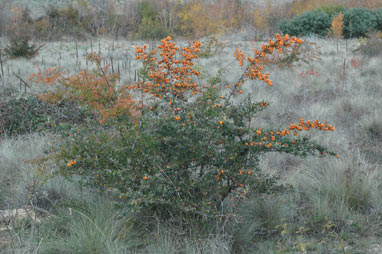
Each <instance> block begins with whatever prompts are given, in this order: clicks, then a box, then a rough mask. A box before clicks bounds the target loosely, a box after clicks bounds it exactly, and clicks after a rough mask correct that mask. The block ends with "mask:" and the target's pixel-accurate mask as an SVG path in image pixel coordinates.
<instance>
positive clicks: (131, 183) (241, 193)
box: [51, 35, 334, 219]
mask: <svg viewBox="0 0 382 254" xmlns="http://www.w3.org/2000/svg"><path fill="white" fill-rule="evenodd" d="M301 43H302V41H301V40H299V39H297V38H295V37H293V38H289V36H288V35H286V36H285V37H283V38H281V36H279V35H277V39H276V40H275V41H273V40H269V42H268V45H263V47H262V48H261V50H257V49H255V50H254V57H253V58H251V57H248V58H247V57H246V56H245V55H244V53H243V52H241V51H239V50H237V51H236V52H235V54H234V55H235V57H236V59H237V61H238V62H239V64H240V66H242V67H243V70H244V73H243V74H242V76H241V77H240V79H239V80H238V82H236V83H235V84H232V85H231V86H229V88H227V89H228V90H225V91H223V90H219V89H218V88H217V87H216V86H215V85H211V86H210V87H202V86H199V85H198V84H197V83H196V82H195V80H194V77H195V76H199V72H197V71H196V70H195V69H194V67H193V59H195V58H197V53H198V52H199V47H200V43H199V42H195V43H194V45H192V46H190V47H184V48H182V49H181V51H180V48H179V47H178V46H176V44H175V43H173V42H171V38H167V39H163V40H162V44H161V45H159V46H158V48H157V49H154V50H153V51H150V52H148V51H147V47H146V46H144V47H137V50H136V53H137V59H139V60H141V61H143V64H144V67H143V70H142V71H141V73H142V74H143V76H144V78H143V80H141V81H139V82H138V83H136V84H134V85H132V86H129V87H128V89H129V90H131V93H139V94H141V96H140V98H141V101H139V103H135V104H134V103H131V101H127V103H124V104H122V105H125V108H121V106H122V105H120V104H117V106H115V104H114V102H115V101H117V102H118V101H119V100H118V96H123V98H126V97H130V95H129V93H127V92H128V90H119V92H116V91H115V90H113V89H115V87H113V86H112V85H110V82H106V83H108V84H109V86H108V87H107V88H108V89H107V91H108V93H107V94H105V93H104V94H103V95H104V96H103V97H102V98H103V99H104V100H102V101H100V100H98V101H97V102H98V103H97V104H95V103H94V99H95V98H99V97H100V95H99V92H102V91H103V90H99V89H102V87H103V86H101V83H99V84H100V85H99V86H98V87H97V89H98V90H97V89H93V90H94V93H93V92H91V93H89V92H88V93H87V96H86V97H85V96H77V97H76V96H72V98H77V99H78V100H82V102H83V103H85V104H88V105H89V107H91V108H93V109H94V110H99V111H100V112H107V113H108V116H111V117H109V118H106V119H105V121H101V123H105V124H108V126H110V128H108V129H107V130H105V129H104V127H102V126H99V127H97V126H94V127H93V128H92V129H88V130H84V131H81V132H76V133H73V134H72V135H71V136H69V139H68V140H67V143H66V144H65V146H64V147H63V148H62V149H61V151H60V152H59V153H58V154H57V163H58V164H59V166H60V171H59V173H60V174H62V175H68V176H70V175H79V176H81V177H82V179H83V181H84V182H85V183H87V184H89V185H91V186H95V187H97V188H99V189H100V190H107V189H116V190H118V191H119V192H120V198H121V200H123V201H125V202H126V203H127V204H128V205H129V206H133V207H134V208H136V209H138V211H142V212H144V211H145V212H150V214H152V213H154V214H156V215H158V216H160V217H161V218H164V219H166V218H170V216H169V215H176V216H179V215H187V216H192V217H193V218H195V217H196V218H210V216H212V217H214V218H215V217H216V216H218V217H219V216H221V215H222V212H221V209H222V201H224V200H225V199H227V198H232V199H233V206H234V207H235V206H236V204H237V203H238V202H240V200H241V199H242V198H244V197H245V196H246V194H247V193H249V192H251V193H268V192H274V191H278V190H279V189H280V187H279V186H278V185H277V183H276V180H275V179H274V178H273V177H269V176H266V175H265V176H264V175H263V174H262V173H261V172H260V170H259V156H260V155H261V154H264V153H268V152H285V153H291V154H294V155H296V156H302V157H304V156H307V155H308V154H312V155H327V154H331V155H334V153H331V152H328V151H327V149H326V148H324V147H322V146H320V145H318V144H316V143H313V142H312V141H310V140H309V139H307V138H297V137H296V136H297V135H298V133H299V132H300V131H303V130H310V129H314V128H317V129H320V130H334V128H333V126H331V125H328V124H326V123H320V122H319V121H317V120H316V121H313V122H312V121H304V119H300V121H299V123H298V124H291V125H290V126H289V127H288V128H285V129H273V128H269V129H267V130H265V129H256V128H254V127H252V125H251V122H253V119H254V117H255V115H256V113H258V112H260V111H262V110H264V109H265V108H266V106H267V103H266V102H264V101H263V102H251V101H250V98H249V99H248V100H247V101H242V102H240V103H233V98H234V97H235V96H236V95H237V94H240V93H243V91H242V90H241V87H242V86H243V85H244V84H245V81H246V80H248V79H251V80H256V79H259V80H263V81H264V82H265V83H267V84H268V85H269V86H272V81H271V80H270V79H269V74H263V73H262V68H263V67H262V65H261V64H260V63H261V62H263V61H264V58H265V57H266V56H267V55H269V54H272V52H274V51H278V52H283V48H287V47H291V46H292V45H294V44H301ZM158 51H160V52H158ZM179 51H180V52H179ZM158 55H159V56H158ZM100 70H104V68H100V69H99V70H98V71H97V70H96V72H95V75H96V76H97V77H99V78H100V80H103V82H102V84H104V83H105V81H104V80H107V79H106V77H107V75H109V74H107V73H106V72H105V71H104V72H100ZM83 75H84V74H83V73H81V74H80V75H77V76H73V77H72V78H69V79H59V82H61V85H62V86H63V87H64V88H66V90H65V91H66V94H67V95H76V94H77V95H79V94H81V93H82V88H83V89H84V91H87V90H86V86H89V84H88V83H89V81H87V83H86V82H85V81H86V80H84V83H81V82H82V81H81V82H78V80H82V79H81V77H82V76H83ZM80 83H81V84H82V85H80ZM122 89H123V88H122ZM56 92H57V94H58V96H59V97H61V95H62V93H60V89H57V90H56ZM73 92H76V93H73ZM145 94H146V95H145ZM223 94H225V95H223ZM51 95H52V96H53V97H54V94H51ZM105 108H107V109H108V110H105ZM119 109H122V110H119ZM134 111H136V112H138V113H136V114H132V112H134ZM110 112H112V114H111V113H110ZM186 218H188V217H186Z"/></svg>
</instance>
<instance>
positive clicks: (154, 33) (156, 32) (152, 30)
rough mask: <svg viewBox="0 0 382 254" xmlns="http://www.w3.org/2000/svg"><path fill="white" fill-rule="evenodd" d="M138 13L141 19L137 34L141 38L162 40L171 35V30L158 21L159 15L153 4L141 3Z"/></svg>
mask: <svg viewBox="0 0 382 254" xmlns="http://www.w3.org/2000/svg"><path fill="white" fill-rule="evenodd" d="M137 12H138V16H139V18H140V19H141V22H140V24H139V26H138V32H137V35H138V37H139V38H141V39H161V38H164V37H167V36H168V35H169V34H170V33H171V30H170V29H169V28H167V27H165V26H164V25H163V24H162V23H161V22H160V20H159V19H158V13H157V11H156V10H155V8H154V6H153V5H152V4H150V3H148V2H141V3H139V4H138V11H137Z"/></svg>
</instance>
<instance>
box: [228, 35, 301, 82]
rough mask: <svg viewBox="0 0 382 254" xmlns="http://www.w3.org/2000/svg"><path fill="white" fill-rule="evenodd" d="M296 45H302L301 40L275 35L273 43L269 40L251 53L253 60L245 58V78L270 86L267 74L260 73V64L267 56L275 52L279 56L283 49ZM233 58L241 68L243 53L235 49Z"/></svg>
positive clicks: (261, 69) (261, 67) (243, 58)
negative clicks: (261, 81) (246, 63)
mask: <svg viewBox="0 0 382 254" xmlns="http://www.w3.org/2000/svg"><path fill="white" fill-rule="evenodd" d="M296 44H302V40H300V39H298V38H296V37H292V38H289V35H287V34H286V35H285V36H284V37H283V38H281V36H280V34H277V35H276V40H275V41H273V40H271V39H269V40H268V44H267V45H266V44H263V45H262V46H261V50H258V49H254V51H253V52H254V55H255V56H254V57H253V58H251V57H248V58H247V61H248V63H249V65H248V67H247V68H246V70H245V72H244V74H245V76H246V77H248V78H249V79H251V80H256V79H258V80H263V81H264V82H265V83H267V84H268V85H269V86H272V81H271V80H270V79H269V74H263V73H262V71H263V66H262V63H264V62H265V61H266V57H267V55H271V54H273V52H274V51H275V50H277V51H278V52H279V53H280V54H281V53H282V52H283V48H286V47H292V46H293V45H296ZM234 56H235V58H236V59H237V61H238V62H239V64H240V66H243V65H244V61H245V59H246V57H245V55H244V52H243V51H239V50H238V49H236V51H235V53H234Z"/></svg>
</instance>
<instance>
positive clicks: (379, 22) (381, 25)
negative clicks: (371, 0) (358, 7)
mask: <svg viewBox="0 0 382 254" xmlns="http://www.w3.org/2000/svg"><path fill="white" fill-rule="evenodd" d="M374 17H375V23H376V25H375V29H376V30H377V31H380V32H382V8H379V9H378V10H376V11H374Z"/></svg>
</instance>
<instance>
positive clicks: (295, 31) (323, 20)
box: [280, 10, 331, 36]
mask: <svg viewBox="0 0 382 254" xmlns="http://www.w3.org/2000/svg"><path fill="white" fill-rule="evenodd" d="M330 24H331V18H330V16H329V15H328V14H327V13H326V12H324V11H321V10H314V11H309V12H305V13H303V14H302V15H301V16H297V17H295V18H293V19H292V20H290V21H289V22H287V21H284V22H282V23H280V30H281V31H282V32H283V33H284V34H291V35H295V36H303V35H312V34H315V35H319V36H325V35H327V33H328V31H329V29H330Z"/></svg>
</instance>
